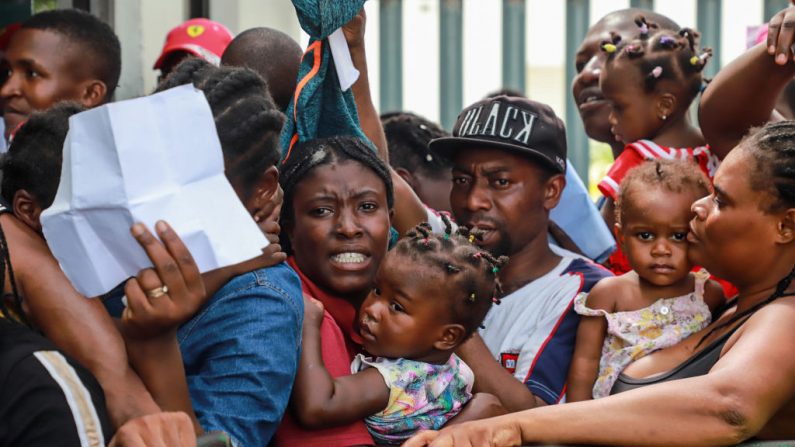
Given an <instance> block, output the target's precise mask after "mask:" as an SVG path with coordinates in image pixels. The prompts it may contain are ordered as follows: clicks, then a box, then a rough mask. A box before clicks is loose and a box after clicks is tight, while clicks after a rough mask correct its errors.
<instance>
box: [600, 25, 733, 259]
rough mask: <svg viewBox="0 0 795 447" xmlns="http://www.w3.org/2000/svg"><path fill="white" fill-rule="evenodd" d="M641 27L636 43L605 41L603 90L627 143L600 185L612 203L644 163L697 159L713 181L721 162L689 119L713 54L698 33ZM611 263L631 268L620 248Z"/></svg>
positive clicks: (617, 39)
mask: <svg viewBox="0 0 795 447" xmlns="http://www.w3.org/2000/svg"><path fill="white" fill-rule="evenodd" d="M636 23H637V24H638V28H639V33H638V35H637V37H636V38H635V39H632V40H627V41H622V40H621V38H620V37H619V36H618V34H616V33H611V36H612V38H611V40H610V41H605V42H603V43H602V50H603V51H605V52H606V53H607V54H608V57H607V62H606V63H605V66H604V68H603V69H602V72H601V74H600V77H599V86H600V87H601V89H602V92H603V94H604V96H605V99H606V100H607V101H609V102H610V103H611V105H612V112H611V114H610V124H611V126H612V127H611V131H612V133H613V135H614V136H615V138H616V140H618V141H622V142H624V144H625V148H624V151H623V152H622V153H621V155H619V156H618V157H617V158H616V160H615V163H613V165H612V166H611V168H610V170H609V171H608V172H607V175H606V176H605V178H604V179H602V180H601V182H599V185H598V186H599V190H600V191H601V192H602V194H604V196H605V197H607V198H609V199H612V200H613V201H615V200H616V198H617V196H618V194H619V186H618V185H619V184H620V183H621V181H622V180H623V178H624V176H625V175H626V173H627V171H629V169H631V168H633V167H635V166H638V165H639V164H641V163H642V162H643V161H644V160H649V159H671V160H681V159H688V160H692V161H693V162H695V163H696V164H697V165H698V166H699V167H700V168H701V170H702V171H703V172H704V173H705V174H706V175H707V176H708V177H709V178H710V179H712V177H713V175H714V173H715V170H716V169H717V167H718V164H719V160H718V158H717V157H715V156H714V155H713V154H712V152H711V151H710V149H709V146H707V145H706V144H705V141H704V137H703V136H702V135H701V131H700V130H699V129H698V128H697V127H695V126H693V124H692V123H691V122H690V118H689V109H690V104H691V103H692V102H693V100H694V99H695V97H696V96H697V95H698V93H699V92H700V91H701V87H702V85H703V79H702V76H701V72H702V70H703V69H704V66H705V65H706V63H707V60H708V59H709V57H710V56H711V54H712V52H711V50H709V49H705V50H703V51H699V50H698V49H697V45H696V40H697V38H698V33H697V32H695V31H693V30H691V29H689V28H683V29H681V30H680V31H679V32H674V31H670V30H662V29H659V28H658V27H657V26H656V25H655V24H653V23H648V22H646V20H645V19H644V18H643V17H642V16H639V17H638V18H637V19H636ZM608 264H609V267H610V268H611V270H613V271H614V273H616V274H621V273H624V272H626V271H628V270H629V269H630V267H629V265H628V264H627V262H626V258H625V257H624V256H623V255H622V253H621V251H620V250H618V251H617V252H616V253H615V254H614V255H613V256H612V257H611V258H610V260H609V261H608Z"/></svg>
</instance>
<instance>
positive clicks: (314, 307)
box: [292, 252, 504, 428]
mask: <svg viewBox="0 0 795 447" xmlns="http://www.w3.org/2000/svg"><path fill="white" fill-rule="evenodd" d="M406 277H413V278H416V279H417V281H412V282H408V283H407V282H405V281H403V278H406ZM442 279H443V278H442V275H441V272H434V271H428V269H427V268H423V267H422V266H418V265H417V264H416V263H412V261H411V260H410V259H407V258H405V257H404V256H403V255H399V254H396V253H393V252H390V254H388V255H387V257H386V258H385V259H384V262H383V263H382V265H381V268H380V269H379V272H378V276H377V278H376V288H375V289H373V290H372V291H371V292H370V294H369V295H368V297H367V299H365V301H364V303H363V304H362V307H361V310H360V312H359V315H360V319H361V321H362V322H361V324H360V326H361V327H362V329H361V330H360V333H361V335H362V338H363V340H364V347H365V349H366V350H367V351H368V352H369V353H370V354H372V355H374V356H380V357H388V358H410V359H413V360H417V361H422V362H427V363H434V364H443V363H445V362H447V361H448V360H449V359H450V356H451V355H452V353H453V350H454V349H455V347H456V346H457V345H459V344H460V343H461V342H462V341H463V340H464V338H465V334H466V332H465V330H464V327H463V326H461V325H460V324H455V323H452V322H449V321H445V320H443V319H441V320H440V318H439V316H440V315H445V314H446V312H448V311H449V303H447V301H446V300H445V299H439V300H430V299H428V298H427V297H429V296H434V295H437V296H438V294H439V293H440V291H439V288H438V284H439V282H440V281H441V280H442ZM448 289H449V287H448ZM450 292H455V291H452V290H447V291H445V293H450ZM322 320H323V308H322V305H321V304H320V303H319V302H317V301H315V300H313V301H312V302H307V303H306V306H305V316H304V333H303V345H302V348H303V349H302V351H301V363H300V367H299V369H298V375H297V376H296V383H295V388H294V392H293V398H292V406H293V408H294V409H295V410H296V415H297V417H298V420H299V421H300V422H301V424H303V425H305V426H307V427H309V428H322V427H329V426H336V425H343V424H347V423H351V422H354V421H358V420H361V419H362V418H365V417H367V416H370V415H372V414H375V413H378V412H379V411H381V410H383V409H384V408H386V406H387V404H388V403H389V396H390V390H389V388H388V387H387V386H386V384H385V383H384V379H383V377H382V376H381V374H380V373H379V372H378V370H377V369H375V368H369V369H365V370H364V371H361V372H359V373H356V374H353V375H350V376H343V377H338V378H336V379H333V378H332V377H331V376H330V375H329V373H328V372H327V371H326V369H325V367H324V366H323V359H322V355H321V349H320V325H321V322H322ZM483 398H484V397H481V399H483ZM497 406H498V405H495V407H492V408H490V409H488V411H484V410H486V409H484V408H482V407H483V406H482V405H474V406H471V405H467V407H466V408H465V409H464V410H463V411H462V412H461V413H459V414H458V415H457V416H456V417H455V418H454V419H453V420H451V422H452V421H455V422H463V421H465V420H472V419H476V418H483V417H488V416H489V415H498V414H504V411H499V408H496V407H497Z"/></svg>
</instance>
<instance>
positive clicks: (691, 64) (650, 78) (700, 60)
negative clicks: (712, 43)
mask: <svg viewBox="0 0 795 447" xmlns="http://www.w3.org/2000/svg"><path fill="white" fill-rule="evenodd" d="M635 24H637V25H638V29H639V33H638V36H637V37H636V38H634V39H631V40H627V41H624V40H622V39H621V37H620V36H619V35H618V33H616V32H611V33H610V39H609V40H605V41H603V42H602V45H601V48H602V51H604V52H606V53H607V54H608V56H607V63H606V67H609V66H610V65H611V64H612V63H614V62H615V61H618V60H626V61H629V62H631V63H633V64H635V65H636V66H637V68H638V70H639V71H640V73H641V75H642V77H643V80H644V81H643V88H644V89H645V91H646V92H649V93H651V92H653V91H654V89H655V88H656V86H657V83H658V82H660V81H662V80H666V79H667V80H671V81H674V82H676V83H677V84H681V85H683V86H684V89H683V90H682V95H683V97H682V103H683V104H684V105H685V106H688V105H689V104H690V103H691V102H693V100H694V99H695V97H696V96H697V95H698V93H699V92H700V91H701V89H702V87H703V85H704V83H705V82H706V81H705V80H704V79H703V77H702V75H701V72H702V71H703V70H704V67H705V66H706V65H707V61H708V60H709V58H710V57H711V56H712V50H711V49H709V48H703V49H701V50H699V48H698V38H699V33H698V32H697V31H695V30H693V29H691V28H682V29H680V30H679V31H672V30H669V29H661V28H660V27H659V26H658V25H657V24H656V23H653V22H649V21H647V20H646V19H645V17H644V16H642V15H639V16H637V18H636V19H635Z"/></svg>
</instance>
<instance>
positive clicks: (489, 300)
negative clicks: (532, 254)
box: [394, 215, 508, 336]
mask: <svg viewBox="0 0 795 447" xmlns="http://www.w3.org/2000/svg"><path fill="white" fill-rule="evenodd" d="M442 220H443V221H444V225H445V233H444V234H443V235H440V234H435V233H433V231H432V230H431V227H430V225H428V224H427V223H425V222H423V223H421V224H419V225H417V226H416V227H415V228H414V229H412V230H410V231H409V232H407V233H406V236H405V237H404V238H402V239H400V241H398V243H397V245H395V248H394V250H395V251H396V252H397V253H398V254H400V255H401V256H406V257H407V258H408V259H410V260H411V261H412V262H413V263H416V264H418V265H423V266H428V267H430V268H435V269H437V270H439V271H441V272H442V273H444V275H445V284H447V285H448V287H452V288H453V290H454V291H455V292H453V293H451V294H450V295H448V296H444V297H442V298H443V299H447V300H448V301H449V304H450V310H451V317H452V318H451V319H452V321H453V322H455V323H457V324H461V325H462V326H464V328H465V330H466V335H467V336H469V335H471V334H472V333H474V332H475V330H477V328H478V327H480V325H481V324H482V323H483V319H484V318H485V317H486V314H487V313H488V311H489V309H490V308H491V305H492V304H499V299H500V297H501V296H502V295H503V290H502V285H501V284H500V280H499V276H498V273H499V271H500V269H501V268H502V267H503V266H504V265H505V264H506V263H507V262H508V258H507V257H505V256H500V257H499V258H495V257H494V256H492V255H491V254H490V253H489V252H488V251H484V250H481V249H480V248H478V247H477V246H476V245H474V244H472V243H471V242H470V236H473V235H474V233H471V232H470V231H469V229H468V228H466V227H459V229H458V231H456V232H452V227H453V226H452V223H451V222H450V219H449V218H448V217H447V216H445V215H442ZM435 298H437V299H438V298H439V297H435Z"/></svg>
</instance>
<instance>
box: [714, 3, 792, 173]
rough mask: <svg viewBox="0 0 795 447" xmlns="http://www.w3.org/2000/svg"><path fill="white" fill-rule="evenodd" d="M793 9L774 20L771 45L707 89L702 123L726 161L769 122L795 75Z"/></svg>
mask: <svg viewBox="0 0 795 447" xmlns="http://www.w3.org/2000/svg"><path fill="white" fill-rule="evenodd" d="M793 23H795V7H793V6H790V7H789V8H787V9H785V10H783V11H781V12H779V13H778V14H776V15H775V16H774V17H773V18H772V19H771V20H770V30H769V33H768V38H767V43H765V44H760V45H757V46H755V47H753V48H751V49H750V50H748V51H746V52H745V53H743V54H742V55H740V56H739V57H738V58H737V59H735V60H733V61H732V62H731V63H730V64H729V65H727V66H725V67H723V68H722V69H721V70H720V71H719V72H718V74H717V75H716V76H715V78H714V79H713V80H712V82H710V84H709V85H708V86H707V89H706V90H705V91H704V94H703V96H702V99H701V104H700V106H699V112H698V120H699V125H700V126H701V131H702V133H703V134H704V137H705V138H706V140H707V142H708V143H709V145H710V148H711V149H712V151H713V152H714V153H715V154H716V155H717V156H718V157H720V158H723V157H725V156H726V154H728V153H729V151H731V150H732V149H733V148H734V146H736V145H737V143H739V141H740V139H741V138H742V137H743V135H745V134H746V133H747V132H748V129H750V128H751V127H754V126H760V125H762V124H764V123H766V122H768V121H769V120H770V119H771V113H772V112H773V110H774V107H775V104H776V99H777V98H778V96H779V94H780V93H781V91H782V90H783V89H784V87H785V86H786V85H787V83H788V82H790V81H791V80H792V79H793V76H795V63H793V58H795V55H793V53H792V50H791V47H792V45H793V43H795V27H793V26H791V25H792V24H793Z"/></svg>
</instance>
